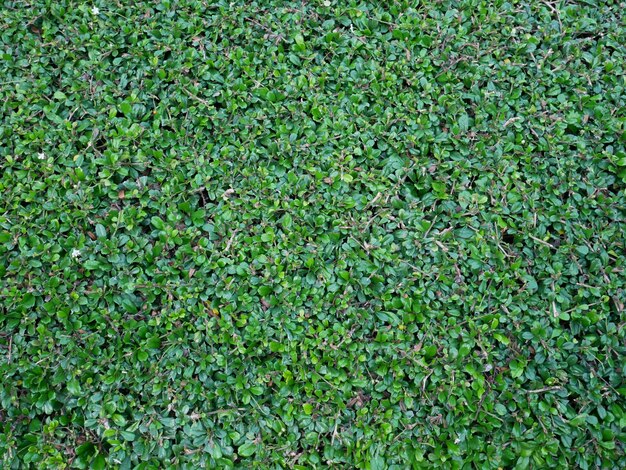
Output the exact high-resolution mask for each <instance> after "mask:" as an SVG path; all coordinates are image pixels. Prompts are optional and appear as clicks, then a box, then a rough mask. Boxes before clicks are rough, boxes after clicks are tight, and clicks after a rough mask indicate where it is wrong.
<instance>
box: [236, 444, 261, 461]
mask: <svg viewBox="0 0 626 470" xmlns="http://www.w3.org/2000/svg"><path fill="white" fill-rule="evenodd" d="M256 447H257V446H256V444H255V443H254V442H250V441H247V442H244V443H243V444H242V445H240V446H239V449H238V451H237V453H238V454H239V455H241V456H242V457H250V456H251V455H252V454H254V453H255V452H256Z"/></svg>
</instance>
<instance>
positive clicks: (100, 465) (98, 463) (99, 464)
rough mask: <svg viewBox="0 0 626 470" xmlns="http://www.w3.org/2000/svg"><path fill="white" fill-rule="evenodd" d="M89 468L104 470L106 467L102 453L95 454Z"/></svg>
mask: <svg viewBox="0 0 626 470" xmlns="http://www.w3.org/2000/svg"><path fill="white" fill-rule="evenodd" d="M91 468H92V469H93V470H104V469H105V468H106V459H105V458H104V455H102V454H98V455H96V456H95V458H94V459H93V460H92V461H91Z"/></svg>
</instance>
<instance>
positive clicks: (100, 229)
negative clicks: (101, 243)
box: [96, 224, 107, 238]
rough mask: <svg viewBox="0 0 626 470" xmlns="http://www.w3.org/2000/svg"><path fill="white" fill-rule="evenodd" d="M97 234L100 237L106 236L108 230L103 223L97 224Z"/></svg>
mask: <svg viewBox="0 0 626 470" xmlns="http://www.w3.org/2000/svg"><path fill="white" fill-rule="evenodd" d="M96 235H97V236H98V238H106V236H107V231H106V229H105V228H104V225H102V224H96Z"/></svg>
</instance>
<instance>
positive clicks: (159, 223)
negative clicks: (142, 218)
mask: <svg viewBox="0 0 626 470" xmlns="http://www.w3.org/2000/svg"><path fill="white" fill-rule="evenodd" d="M150 222H151V223H152V226H153V227H154V228H156V229H157V230H163V229H164V228H165V222H163V219H161V218H160V217H158V216H156V215H155V216H153V217H152V218H151V219H150Z"/></svg>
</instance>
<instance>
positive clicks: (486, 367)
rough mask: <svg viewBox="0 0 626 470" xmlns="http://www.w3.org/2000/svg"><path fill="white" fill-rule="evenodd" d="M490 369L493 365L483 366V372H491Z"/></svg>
mask: <svg viewBox="0 0 626 470" xmlns="http://www.w3.org/2000/svg"><path fill="white" fill-rule="evenodd" d="M492 369H493V365H492V364H487V365H486V366H485V372H489V371H490V370H492Z"/></svg>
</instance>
